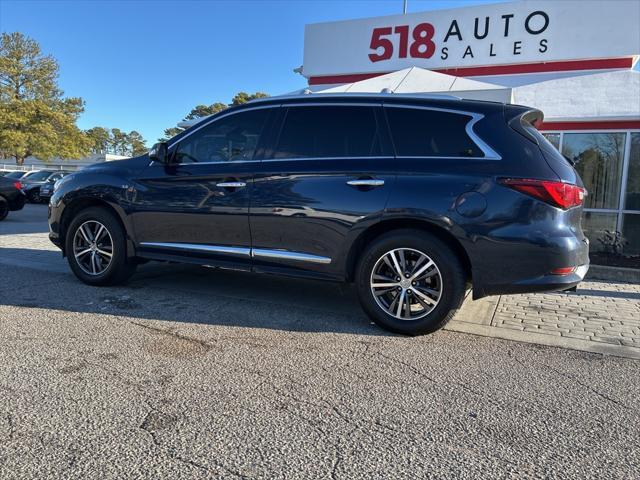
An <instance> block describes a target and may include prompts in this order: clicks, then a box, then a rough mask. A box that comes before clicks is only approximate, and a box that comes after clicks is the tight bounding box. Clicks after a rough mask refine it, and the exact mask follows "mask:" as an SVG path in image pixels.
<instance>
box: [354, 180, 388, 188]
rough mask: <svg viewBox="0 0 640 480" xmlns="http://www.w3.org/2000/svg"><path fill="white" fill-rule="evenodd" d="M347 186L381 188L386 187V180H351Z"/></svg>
mask: <svg viewBox="0 0 640 480" xmlns="http://www.w3.org/2000/svg"><path fill="white" fill-rule="evenodd" d="M347 185H351V186H352V187H381V186H382V185H384V180H379V179H377V178H359V179H358V180H349V181H348V182H347Z"/></svg>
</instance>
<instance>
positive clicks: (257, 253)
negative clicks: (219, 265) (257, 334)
mask: <svg viewBox="0 0 640 480" xmlns="http://www.w3.org/2000/svg"><path fill="white" fill-rule="evenodd" d="M140 246H141V247H152V248H173V249H176V250H187V251H192V252H204V253H224V254H227V255H239V256H243V257H258V258H276V259H281V260H294V261H298V262H310V263H320V264H323V265H328V264H330V263H331V258H329V257H322V256H319V255H312V254H310V253H304V252H291V251H289V250H271V249H268V248H244V247H227V246H224V245H199V244H194V243H172V242H167V243H165V242H141V243H140Z"/></svg>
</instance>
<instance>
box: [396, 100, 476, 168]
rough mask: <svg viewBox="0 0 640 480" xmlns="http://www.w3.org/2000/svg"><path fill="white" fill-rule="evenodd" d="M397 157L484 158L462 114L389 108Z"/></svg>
mask: <svg viewBox="0 0 640 480" xmlns="http://www.w3.org/2000/svg"><path fill="white" fill-rule="evenodd" d="M385 111H386V114H387V119H388V120H389V127H390V129H391V136H392V138H393V143H394V145H395V149H396V154H397V155H398V156H401V157H405V156H406V157H453V158H459V157H470V158H472V157H483V156H484V154H483V152H482V150H481V149H480V148H479V147H478V145H476V144H475V142H474V141H473V140H472V139H471V138H470V137H469V135H468V134H467V131H466V127H467V124H468V123H469V122H470V121H471V120H472V117H470V116H469V115H464V114H462V113H452V112H443V111H438V110H428V109H421V108H402V107H392V106H386V107H385Z"/></svg>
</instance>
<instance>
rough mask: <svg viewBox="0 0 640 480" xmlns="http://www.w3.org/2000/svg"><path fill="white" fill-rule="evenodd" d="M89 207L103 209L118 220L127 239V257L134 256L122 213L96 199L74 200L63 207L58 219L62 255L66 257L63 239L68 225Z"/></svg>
mask: <svg viewBox="0 0 640 480" xmlns="http://www.w3.org/2000/svg"><path fill="white" fill-rule="evenodd" d="M91 207H99V208H103V209H105V210H107V211H108V212H110V213H112V214H113V216H114V217H115V218H116V219H117V220H118V223H120V226H121V227H122V230H123V232H124V235H125V238H126V239H127V257H132V256H134V254H135V247H134V245H133V242H132V240H131V238H130V236H129V230H128V229H127V225H126V222H125V220H124V218H123V217H124V212H122V211H120V209H119V208H116V207H115V206H114V205H113V204H112V203H110V202H108V201H106V200H104V199H100V198H96V197H79V198H74V199H73V200H72V201H71V202H70V203H69V204H68V205H66V206H65V209H64V211H63V212H62V217H61V218H60V238H61V239H62V242H61V245H62V247H61V248H62V253H63V254H64V255H66V252H65V251H64V245H65V241H64V239H65V238H66V235H67V228H69V225H70V224H71V222H72V221H73V218H74V217H75V216H76V215H77V214H78V213H80V212H81V211H82V210H86V209H87V208H91Z"/></svg>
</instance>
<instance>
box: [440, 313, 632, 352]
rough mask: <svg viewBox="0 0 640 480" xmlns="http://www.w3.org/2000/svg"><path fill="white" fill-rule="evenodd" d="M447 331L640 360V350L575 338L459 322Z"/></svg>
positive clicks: (454, 323)
mask: <svg viewBox="0 0 640 480" xmlns="http://www.w3.org/2000/svg"><path fill="white" fill-rule="evenodd" d="M446 329H447V330H449V331H452V332H459V333H470V334H473V335H480V336H483V337H492V338H501V339H503V340H512V341H515V342H523V343H535V344H538V345H546V346H548V347H558V348H569V349H571V350H580V351H582V352H590V353H599V354H602V355H611V356H613V357H622V358H631V359H634V360H640V348H634V347H627V346H623V345H607V344H606V343H596V342H585V341H582V340H577V339H575V338H566V337H558V336H551V335H544V334H541V333H533V332H520V331H518V330H509V329H506V328H498V327H491V326H487V325H476V324H473V323H466V322H459V321H456V320H452V321H451V322H449V324H448V325H447V327H446Z"/></svg>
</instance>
